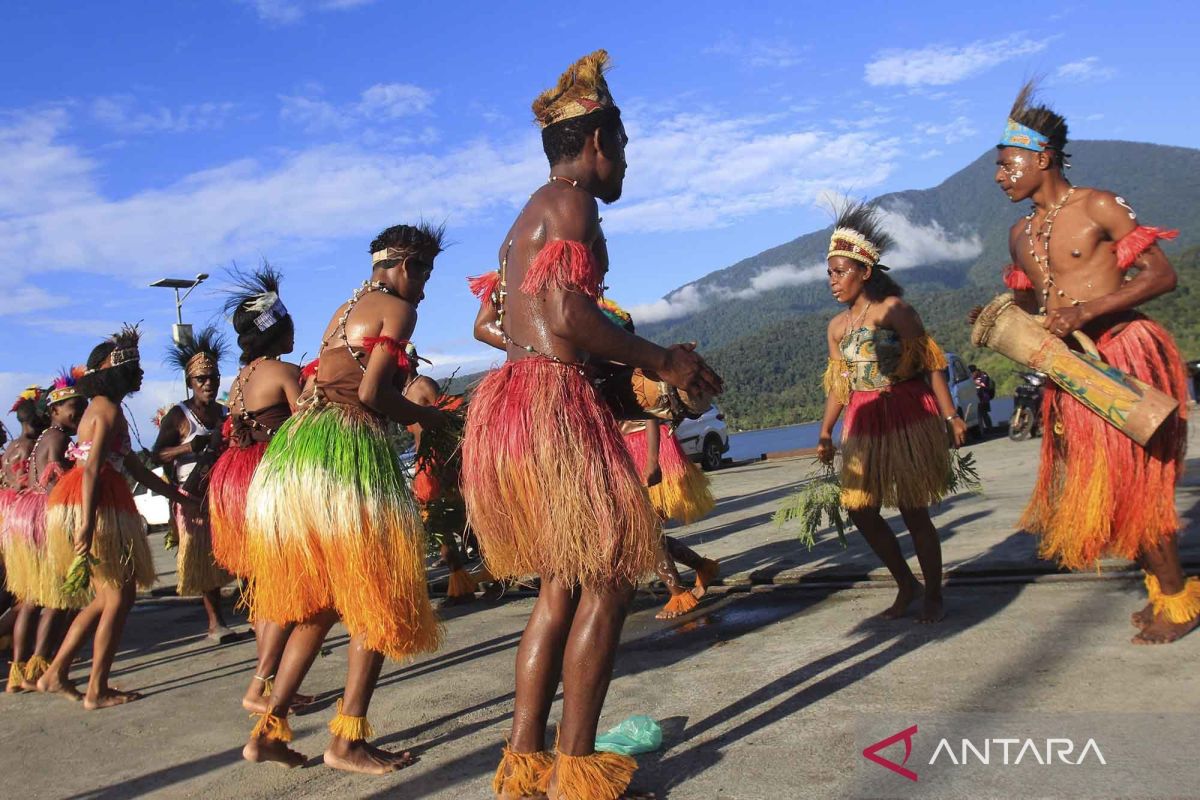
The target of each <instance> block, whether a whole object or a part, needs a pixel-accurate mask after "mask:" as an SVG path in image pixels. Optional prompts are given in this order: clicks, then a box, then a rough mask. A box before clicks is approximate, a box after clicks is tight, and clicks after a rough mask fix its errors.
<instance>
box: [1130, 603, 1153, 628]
mask: <svg viewBox="0 0 1200 800" xmlns="http://www.w3.org/2000/svg"><path fill="white" fill-rule="evenodd" d="M1129 621H1130V622H1132V623H1133V627H1135V628H1138V629H1142V628H1145V627H1146V626H1147V625H1149V624H1150V623H1151V622H1153V621H1154V603H1146V607H1145V608H1143V609H1142V610H1141V611H1135V612H1133V613H1132V614H1130V615H1129Z"/></svg>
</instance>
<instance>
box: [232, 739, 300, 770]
mask: <svg viewBox="0 0 1200 800" xmlns="http://www.w3.org/2000/svg"><path fill="white" fill-rule="evenodd" d="M242 758H244V759H246V760H247V761H253V762H254V763H256V764H262V763H267V762H269V763H272V764H279V765H281V766H284V767H288V768H289V769H291V768H293V767H302V766H304V762H305V761H307V760H308V759H307V758H305V757H304V756H303V755H301V754H300V753H297V752H296V751H295V750H293V749H291V748H290V747H288V746H287V742H280V741H278V740H276V739H268V738H267V737H265V736H253V737H251V738H250V741H248V742H246V746H245V747H243V748H242Z"/></svg>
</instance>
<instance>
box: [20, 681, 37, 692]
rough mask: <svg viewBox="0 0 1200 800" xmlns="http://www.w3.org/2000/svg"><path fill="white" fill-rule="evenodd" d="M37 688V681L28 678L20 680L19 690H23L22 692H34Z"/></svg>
mask: <svg viewBox="0 0 1200 800" xmlns="http://www.w3.org/2000/svg"><path fill="white" fill-rule="evenodd" d="M37 690H38V688H37V681H31V680H29V679H28V678H26V679H25V680H23V681H21V691H23V692H36V691H37Z"/></svg>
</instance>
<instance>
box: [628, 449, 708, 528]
mask: <svg viewBox="0 0 1200 800" xmlns="http://www.w3.org/2000/svg"><path fill="white" fill-rule="evenodd" d="M625 446H626V447H628V448H629V455H631V456H633V463H634V465H635V466H636V467H637V471H638V474H639V475H645V474H646V431H645V430H644V429H643V430H640V431H634V432H633V433H628V434H626V435H625ZM658 466H659V469H660V470H661V471H662V481H661V482H659V483H658V484H656V485H654V486H651V487H650V502H651V503H652V504H653V505H654V510H655V511H657V512H658V515H659V516H660V517H662V518H663V519H673V520H675V521H676V522H681V523H683V524H684V525H690V524H691V523H693V522H697V521H698V520H701V519H704V518H705V517H706V516H708V515H709V514H711V513H712V510H713V508H715V507H716V505H717V501H716V500H715V499H713V494H712V488H711V487H710V486H709V483H708V476H707V475H705V474H704V472H703V470H701V469H700V468H699V467H698V466H696V465H695V464H694V463H692V461H691V460H690V459H689V458H688V457H687V456H686V455H685V454H684V452H683V448H681V447H680V446H679V440H678V439H676V438H675V434H674V433H667V432H666V431H663V435H662V436H660V437H659V444H658Z"/></svg>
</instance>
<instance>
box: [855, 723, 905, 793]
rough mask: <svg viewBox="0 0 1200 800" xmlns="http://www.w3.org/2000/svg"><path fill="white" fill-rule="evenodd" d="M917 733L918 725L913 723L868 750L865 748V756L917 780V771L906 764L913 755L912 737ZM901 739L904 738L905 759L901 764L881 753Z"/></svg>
mask: <svg viewBox="0 0 1200 800" xmlns="http://www.w3.org/2000/svg"><path fill="white" fill-rule="evenodd" d="M916 734H917V726H916V725H913V726H912V727H911V728H905V729H904V730H902V731H900V732H899V733H894V734H892V735H891V736H889V737H887V738H886V739H881V740H879V741H878V742H876V743H875V744H873V745H871V746H870V747H868V748H867V749H866V750H863V757H864V758H866V759H867V760H868V761H874V762H875V763H876V764H878V765H879V766H881V767H886V768H888V769H890V770H891V771H892V772H894V773H896V774H897V775H902V776H904V777H905V778H908V779H909V780H910V781H913V782H916V780H917V773H915V772H913V771H912V770H911V769H908V768H907V767H905V766H904V765H905V764H907V763H908V757H909V756H910V755H912V737H913V736H916ZM900 740H904V760H903V761H901V762H900V763H899V764H897V763H896V762H894V761H889V760H888V759H886V758H884V757H883V756H881V755H879V751H880V750H886V749H887V748H889V747H891V746H892V745H894V744H895V743H896V742H898V741H900Z"/></svg>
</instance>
